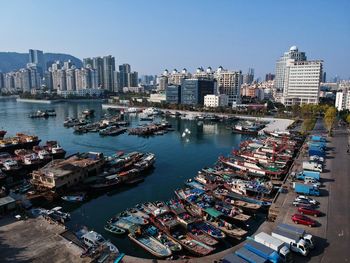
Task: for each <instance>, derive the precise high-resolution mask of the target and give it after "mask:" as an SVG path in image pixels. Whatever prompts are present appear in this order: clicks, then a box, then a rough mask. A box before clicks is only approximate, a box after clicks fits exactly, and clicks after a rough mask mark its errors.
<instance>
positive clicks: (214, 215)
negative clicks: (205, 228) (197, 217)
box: [203, 208, 247, 239]
mask: <svg viewBox="0 0 350 263" xmlns="http://www.w3.org/2000/svg"><path fill="white" fill-rule="evenodd" d="M222 215H223V214H222V213H221V212H220V211H217V210H215V209H213V208H207V209H205V215H204V216H203V219H204V220H205V221H206V222H207V223H209V224H211V225H213V226H214V227H216V228H218V229H220V230H221V231H222V232H224V233H225V234H226V235H227V236H230V237H233V238H237V239H241V238H242V237H243V236H244V235H246V234H247V231H246V230H243V229H242V228H239V227H237V226H235V225H234V224H232V223H230V222H228V221H226V220H225V219H224V218H223V216H222Z"/></svg>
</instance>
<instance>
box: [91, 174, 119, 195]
mask: <svg viewBox="0 0 350 263" xmlns="http://www.w3.org/2000/svg"><path fill="white" fill-rule="evenodd" d="M118 185H120V179H119V176H118V175H117V174H115V175H109V176H106V177H105V178H101V179H100V180H98V181H97V182H96V183H94V184H92V185H90V188H91V189H92V190H96V191H97V190H108V189H113V188H115V187H116V186H118Z"/></svg>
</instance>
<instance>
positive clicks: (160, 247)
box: [128, 228, 172, 258]
mask: <svg viewBox="0 0 350 263" xmlns="http://www.w3.org/2000/svg"><path fill="white" fill-rule="evenodd" d="M128 237H129V238H130V239H131V240H132V241H133V242H135V243H136V244H137V245H139V246H140V247H142V248H143V249H145V250H146V251H148V252H149V253H151V254H152V255H154V256H156V257H159V258H166V257H170V256H171V255H172V252H171V250H170V248H169V247H167V246H166V245H164V244H162V243H161V242H160V241H158V240H157V239H156V238H154V237H152V236H149V235H147V234H146V233H143V232H142V230H141V229H140V228H137V229H135V230H133V231H132V232H131V233H130V234H129V235H128Z"/></svg>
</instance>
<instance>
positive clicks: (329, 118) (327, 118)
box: [324, 107, 337, 135]
mask: <svg viewBox="0 0 350 263" xmlns="http://www.w3.org/2000/svg"><path fill="white" fill-rule="evenodd" d="M336 117H337V110H336V109H335V108H334V107H329V108H328V109H327V110H326V112H325V114H324V124H325V126H326V128H327V130H328V133H329V135H331V134H332V129H333V126H334V123H335V120H336Z"/></svg>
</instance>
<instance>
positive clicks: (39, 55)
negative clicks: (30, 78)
mask: <svg viewBox="0 0 350 263" xmlns="http://www.w3.org/2000/svg"><path fill="white" fill-rule="evenodd" d="M29 63H31V64H35V65H36V66H37V67H38V72H39V74H40V76H41V77H42V76H43V74H44V72H45V71H46V64H45V58H44V53H43V51H42V50H37V49H29Z"/></svg>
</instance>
